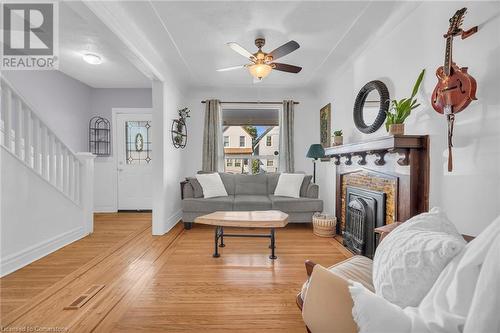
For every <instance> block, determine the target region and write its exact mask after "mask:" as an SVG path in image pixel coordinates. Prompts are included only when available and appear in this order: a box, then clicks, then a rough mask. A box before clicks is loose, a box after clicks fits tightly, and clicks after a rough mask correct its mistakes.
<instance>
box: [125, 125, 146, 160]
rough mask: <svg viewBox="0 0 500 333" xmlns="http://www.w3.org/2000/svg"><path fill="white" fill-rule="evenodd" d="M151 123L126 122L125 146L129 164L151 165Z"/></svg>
mask: <svg viewBox="0 0 500 333" xmlns="http://www.w3.org/2000/svg"><path fill="white" fill-rule="evenodd" d="M150 129H151V122H149V121H126V122H125V140H126V142H125V144H126V147H127V148H126V150H127V154H126V159H127V164H149V163H150V162H151V131H150Z"/></svg>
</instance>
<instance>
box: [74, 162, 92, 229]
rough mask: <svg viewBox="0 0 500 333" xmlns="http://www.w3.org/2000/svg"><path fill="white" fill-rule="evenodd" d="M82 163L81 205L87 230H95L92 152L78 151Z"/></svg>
mask: <svg viewBox="0 0 500 333" xmlns="http://www.w3.org/2000/svg"><path fill="white" fill-rule="evenodd" d="M76 156H77V157H78V160H79V161H80V162H81V163H82V169H81V170H80V184H79V186H80V205H81V206H82V210H83V221H84V223H85V232H86V233H87V234H91V233H92V232H94V159H95V155H94V154H91V153H76Z"/></svg>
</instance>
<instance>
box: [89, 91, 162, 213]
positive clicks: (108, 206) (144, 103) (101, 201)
mask: <svg viewBox="0 0 500 333" xmlns="http://www.w3.org/2000/svg"><path fill="white" fill-rule="evenodd" d="M152 104H153V99H152V92H151V89H149V88H148V89H140V88H137V89H115V88H107V89H94V88H93V89H91V92H90V111H89V116H88V117H89V119H90V117H93V116H103V117H105V118H106V119H108V120H109V121H110V122H112V116H111V115H112V109H113V108H151V107H152ZM87 122H88V120H87ZM111 126H112V127H113V124H111ZM87 136H88V135H87ZM113 153H114V152H112V154H113ZM94 166H95V171H94V174H95V178H94V210H95V211H96V212H116V210H117V202H118V195H117V194H118V193H117V171H116V163H115V161H114V159H113V156H110V157H97V158H96V159H95V163H94Z"/></svg>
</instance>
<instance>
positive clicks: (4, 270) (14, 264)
mask: <svg viewBox="0 0 500 333" xmlns="http://www.w3.org/2000/svg"><path fill="white" fill-rule="evenodd" d="M86 235H87V234H86V233H85V228H84V227H77V228H75V229H72V230H69V231H67V232H64V233H62V234H60V235H57V236H55V237H53V238H50V239H48V240H46V241H42V242H40V243H38V244H35V245H33V246H30V247H29V248H27V249H24V250H21V251H19V252H17V253H14V254H11V255H9V256H7V257H5V258H2V259H1V261H0V277H3V276H5V275H7V274H10V273H12V272H14V271H17V270H18V269H20V268H23V267H24V266H26V265H29V264H31V263H32V262H34V261H36V260H38V259H40V258H43V257H45V256H46V255H48V254H50V253H52V252H54V251H57V250H59V249H60V248H62V247H64V246H66V245H68V244H71V243H73V242H74V241H77V240H79V239H81V238H83V237H85V236H86Z"/></svg>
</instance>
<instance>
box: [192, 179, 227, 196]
mask: <svg viewBox="0 0 500 333" xmlns="http://www.w3.org/2000/svg"><path fill="white" fill-rule="evenodd" d="M196 179H197V180H198V182H199V183H200V185H201V188H202V189H203V197H204V198H206V199H208V198H215V197H227V191H226V188H225V187H224V184H223V183H222V179H221V178H220V175H219V174H218V173H205V174H198V175H196Z"/></svg>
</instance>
